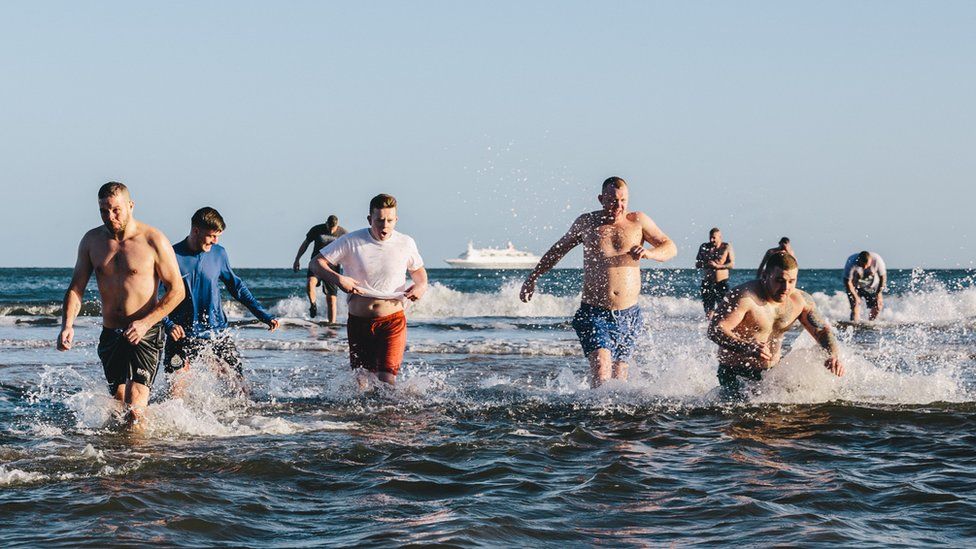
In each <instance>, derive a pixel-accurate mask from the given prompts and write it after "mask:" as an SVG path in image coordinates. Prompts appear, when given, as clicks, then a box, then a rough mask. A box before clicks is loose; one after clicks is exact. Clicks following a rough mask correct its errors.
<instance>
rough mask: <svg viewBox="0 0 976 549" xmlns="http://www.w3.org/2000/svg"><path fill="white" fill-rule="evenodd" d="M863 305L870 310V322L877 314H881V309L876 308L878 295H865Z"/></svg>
mask: <svg viewBox="0 0 976 549" xmlns="http://www.w3.org/2000/svg"><path fill="white" fill-rule="evenodd" d="M864 304H865V305H867V306H868V307H870V309H871V311H870V312H869V313H868V318H869V319H871V320H872V321H873V320H874V319H876V318H878V314H879V313H880V312H881V307H879V306H878V294H868V295H865V296H864Z"/></svg>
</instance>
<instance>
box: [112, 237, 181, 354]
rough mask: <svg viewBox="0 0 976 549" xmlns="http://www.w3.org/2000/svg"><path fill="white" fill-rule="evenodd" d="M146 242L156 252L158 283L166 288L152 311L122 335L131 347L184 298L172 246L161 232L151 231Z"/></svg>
mask: <svg viewBox="0 0 976 549" xmlns="http://www.w3.org/2000/svg"><path fill="white" fill-rule="evenodd" d="M147 240H148V241H149V245H150V246H152V248H153V251H155V252H156V273H157V275H158V276H159V281H160V283H161V284H162V285H163V287H164V288H166V293H165V294H163V298H162V299H160V300H159V301H158V302H157V303H156V306H155V307H153V310H151V311H149V314H147V315H146V316H144V317H142V318H140V319H138V320H133V321H132V323H131V324H129V327H128V328H126V329H125V331H124V332H123V333H122V334H123V335H124V336H125V338H126V339H128V340H129V343H131V344H133V345H138V344H139V341H141V340H142V337H143V336H145V335H146V332H147V331H149V328H152V327H153V326H154V325H155V324H156V323H157V322H159V321H161V320H162V319H163V318H164V317H165V316H166V315H168V314H169V313H171V312H172V311H173V309H175V308H176V306H177V305H179V304H180V303H181V302H182V301H183V298H184V297H185V296H186V292H185V291H184V289H183V277H182V276H180V265H179V263H177V262H176V252H174V251H173V245H172V244H170V243H169V239H168V238H166V235H164V234H163V233H162V231H160V230H158V229H152V234H151V235H148V238H147Z"/></svg>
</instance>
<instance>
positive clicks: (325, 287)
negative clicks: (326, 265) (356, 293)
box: [305, 265, 342, 295]
mask: <svg viewBox="0 0 976 549" xmlns="http://www.w3.org/2000/svg"><path fill="white" fill-rule="evenodd" d="M332 270H334V271H335V272H337V273H340V274H341V273H342V268H341V267H336V266H335V265H333V266H332ZM305 276H306V278H312V277H315V273H313V272H312V269H308V271H307V272H306V273H305ZM315 278H318V277H315ZM318 281H319V283H318V284H316V286H322V292H323V293H325V295H339V287H338V286H336V285H335V284H332V283H331V282H326V281H324V280H322V279H321V278H319V279H318Z"/></svg>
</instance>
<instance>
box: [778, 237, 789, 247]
mask: <svg viewBox="0 0 976 549" xmlns="http://www.w3.org/2000/svg"><path fill="white" fill-rule="evenodd" d="M789 243H790V237H788V236H784V237H783V238H781V239H779V245H780V246H786V245H787V244H789Z"/></svg>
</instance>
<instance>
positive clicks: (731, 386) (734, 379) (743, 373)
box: [718, 364, 762, 398]
mask: <svg viewBox="0 0 976 549" xmlns="http://www.w3.org/2000/svg"><path fill="white" fill-rule="evenodd" d="M740 377H742V378H745V379H749V380H752V381H759V380H760V379H762V370H760V369H758V368H749V367H747V366H733V365H731V364H719V365H718V384H719V386H721V388H722V393H723V394H724V395H725V396H726V397H730V398H742V393H740V392H739V378H740Z"/></svg>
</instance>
